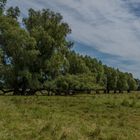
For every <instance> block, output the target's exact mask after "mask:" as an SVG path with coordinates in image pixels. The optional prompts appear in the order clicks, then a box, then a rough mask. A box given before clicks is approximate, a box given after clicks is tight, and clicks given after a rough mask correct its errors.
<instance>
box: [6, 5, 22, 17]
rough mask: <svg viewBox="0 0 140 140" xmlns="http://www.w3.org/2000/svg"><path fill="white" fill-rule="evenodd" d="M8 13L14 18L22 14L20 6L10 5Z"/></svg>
mask: <svg viewBox="0 0 140 140" xmlns="http://www.w3.org/2000/svg"><path fill="white" fill-rule="evenodd" d="M6 14H7V16H8V17H11V18H13V19H16V20H17V18H18V17H19V16H20V10H19V8H18V7H15V8H14V7H10V8H9V9H8V10H7V11H6Z"/></svg>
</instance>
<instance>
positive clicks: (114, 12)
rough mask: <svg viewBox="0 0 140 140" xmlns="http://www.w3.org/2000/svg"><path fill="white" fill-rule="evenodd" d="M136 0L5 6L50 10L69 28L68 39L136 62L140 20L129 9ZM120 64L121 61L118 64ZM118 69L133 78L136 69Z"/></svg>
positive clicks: (17, 1) (15, 1)
mask: <svg viewBox="0 0 140 140" xmlns="http://www.w3.org/2000/svg"><path fill="white" fill-rule="evenodd" d="M138 3H140V1H139V0H24V1H23V0H10V1H9V5H20V6H21V7H22V11H25V10H26V8H30V7H32V8H36V9H41V8H43V7H44V8H46V7H47V8H51V9H52V10H55V11H57V12H60V13H61V14H62V15H63V16H64V20H65V21H66V22H68V23H69V25H70V26H71V28H72V34H71V38H72V39H74V40H76V41H78V42H81V43H84V44H87V45H89V46H93V47H94V48H95V47H96V49H98V50H99V51H101V52H103V53H108V54H112V55H117V56H119V57H120V58H121V59H123V60H131V61H138V62H140V61H139V60H140V18H138V17H137V16H136V15H135V14H134V13H133V12H132V11H131V12H130V9H129V5H132V4H135V5H136V6H137V4H138ZM126 4H127V6H126ZM120 61H121V60H120ZM126 66H127V65H124V67H123V66H122V69H124V70H126V69H127V70H128V71H132V72H134V73H135V74H136V75H137V76H140V74H138V71H140V65H139V64H138V63H135V64H134V65H133V68H132V66H131V67H130V66H129V65H128V66H127V68H126Z"/></svg>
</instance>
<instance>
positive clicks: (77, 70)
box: [67, 51, 89, 74]
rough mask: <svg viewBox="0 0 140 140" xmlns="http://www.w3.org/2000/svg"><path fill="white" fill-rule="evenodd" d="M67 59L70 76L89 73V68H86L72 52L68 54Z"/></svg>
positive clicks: (81, 60)
mask: <svg viewBox="0 0 140 140" xmlns="http://www.w3.org/2000/svg"><path fill="white" fill-rule="evenodd" d="M67 59H68V61H69V73H70V74H82V73H88V72H89V68H88V67H87V66H86V63H85V62H84V60H83V59H82V57H81V56H79V55H78V54H76V53H75V52H74V51H71V52H69V53H68V55H67Z"/></svg>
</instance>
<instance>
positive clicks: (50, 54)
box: [23, 9, 71, 79]
mask: <svg viewBox="0 0 140 140" xmlns="http://www.w3.org/2000/svg"><path fill="white" fill-rule="evenodd" d="M62 19H63V18H62V16H61V15H60V14H59V13H54V12H52V11H50V10H48V9H43V10H42V11H35V10H33V9H30V10H29V17H27V18H25V19H23V22H24V24H25V27H26V29H27V30H28V32H29V33H30V36H31V37H33V38H35V40H36V42H37V46H36V50H38V51H39V55H38V66H37V67H38V69H40V70H41V71H42V72H43V73H44V75H45V76H46V77H51V78H52V79H55V78H56V76H58V75H59V74H60V73H65V72H66V71H67V69H68V65H69V64H68V61H67V59H66V53H67V51H68V49H69V47H70V44H71V43H70V42H69V41H67V39H66V36H67V34H69V33H71V29H70V28H69V26H68V24H67V23H64V22H63V21H62Z"/></svg>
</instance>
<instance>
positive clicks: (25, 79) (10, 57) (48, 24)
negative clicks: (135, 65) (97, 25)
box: [0, 0, 137, 95]
mask: <svg viewBox="0 0 140 140" xmlns="http://www.w3.org/2000/svg"><path fill="white" fill-rule="evenodd" d="M5 5H6V0H0V90H1V91H3V93H6V92H10V91H12V92H13V94H14V95H34V94H35V93H36V91H43V90H46V91H47V93H48V94H50V93H51V92H53V93H55V94H56V95H57V94H61V93H65V94H71V93H78V92H82V91H83V92H88V93H90V92H91V91H93V90H95V91H97V92H99V90H103V91H104V92H105V93H109V92H110V91H114V93H116V92H118V91H119V92H123V91H128V92H130V91H131V90H136V89H137V82H136V80H135V79H134V78H133V75H132V74H130V73H123V72H121V71H120V70H118V69H114V68H111V67H108V66H106V65H103V64H102V62H101V61H98V60H97V59H95V58H91V57H89V56H82V55H80V54H77V53H76V52H74V51H72V50H71V47H72V46H73V43H72V42H71V41H69V40H68V39H67V35H68V34H70V33H71V29H70V28H69V26H68V24H67V23H65V22H63V18H62V16H61V15H60V14H59V13H54V12H53V11H50V10H48V9H43V10H41V11H36V10H33V9H29V11H28V16H27V17H26V18H24V19H22V22H21V21H20V22H19V19H21V18H19V16H20V10H19V8H18V7H15V8H13V7H10V8H9V9H7V10H5Z"/></svg>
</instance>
